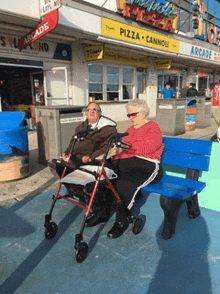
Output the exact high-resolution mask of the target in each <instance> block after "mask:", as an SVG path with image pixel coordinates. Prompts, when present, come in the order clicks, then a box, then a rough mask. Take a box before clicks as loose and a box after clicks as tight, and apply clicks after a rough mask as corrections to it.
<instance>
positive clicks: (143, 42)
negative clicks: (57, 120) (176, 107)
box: [0, 0, 220, 121]
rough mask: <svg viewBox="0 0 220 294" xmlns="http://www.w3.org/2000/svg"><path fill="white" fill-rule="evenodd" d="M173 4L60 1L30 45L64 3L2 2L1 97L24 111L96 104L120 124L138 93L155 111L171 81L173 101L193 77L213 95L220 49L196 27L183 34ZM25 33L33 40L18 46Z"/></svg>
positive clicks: (119, 0) (53, 0) (219, 68)
mask: <svg viewBox="0 0 220 294" xmlns="http://www.w3.org/2000/svg"><path fill="white" fill-rule="evenodd" d="M171 2H174V1H171ZM171 2H167V1H156V0H155V1H151V4H152V3H153V4H154V6H152V5H153V4H152V5H151V6H149V5H150V4H149V3H150V2H149V1H147V0H146V1H134V0H129V1H126V0H106V1H104V0H102V1H98V0H97V1H92V0H90V1H89V0H88V1H79V0H75V1H72V0H63V1H62V6H61V7H60V8H59V9H58V14H57V15H58V19H57V25H56V28H55V29H53V30H52V31H51V32H49V33H47V34H45V35H43V36H42V37H41V38H39V39H37V40H36V41H35V42H33V43H29V41H30V40H31V38H32V39H33V38H35V37H36V36H38V35H40V34H41V33H42V32H43V30H44V29H45V27H46V24H45V21H44V18H45V15H42V7H43V9H44V10H47V9H49V10H50V9H51V8H53V7H56V6H57V5H59V4H60V1H58V0H51V1H38V0H31V1H29V2H28V4H27V3H26V1H24V0H22V1H20V2H19V3H17V1H16V0H12V1H10V3H7V2H4V4H3V5H1V8H0V59H1V62H0V94H1V98H2V99H3V98H6V99H7V101H8V103H9V105H10V108H11V109H20V110H22V109H27V108H29V107H30V105H86V104H87V103H88V102H89V101H97V102H99V103H100V104H101V107H102V110H103V114H104V115H107V116H109V117H111V118H112V119H114V120H117V121H122V120H125V119H126V112H125V107H124V106H125V104H126V102H127V101H128V100H130V99H134V98H137V97H139V98H141V99H144V100H146V101H147V103H148V104H149V106H150V109H151V112H150V116H152V117H153V116H155V114H156V102H157V99H158V97H159V94H160V91H161V90H162V88H163V87H164V85H165V83H166V82H171V83H172V87H173V89H174V93H175V94H174V96H175V98H179V97H180V95H181V89H182V88H184V87H185V86H186V85H187V84H188V83H190V82H195V84H196V88H197V89H198V91H199V93H200V94H201V95H206V96H212V95H213V87H214V85H215V84H218V82H219V77H220V50H219V46H218V45H216V44H213V43H210V42H207V40H205V39H204V38H203V39H202V38H195V35H198V32H196V34H195V33H193V32H192V30H191V29H190V30H189V31H187V32H182V31H181V30H180V28H181V23H180V22H178V14H175V13H174V12H175V9H176V8H177V7H178V6H175V7H174V6H173V4H172V3H171ZM180 2H181V1H180ZM182 2H184V3H185V4H187V3H188V2H189V1H182ZM42 3H43V4H42ZM188 4H189V3H188ZM49 5H50V6H49ZM187 7H188V8H187V9H188V10H189V7H191V6H189V5H188V6H187ZM47 15H49V14H47ZM43 21H44V23H43ZM177 25H178V26H177ZM183 27H184V25H183ZM189 27H190V26H189ZM34 28H37V29H35V30H34V33H30V32H32V31H33V29H34ZM209 30H210V29H209ZM28 34H29V35H28ZM42 34H43V33H42ZM24 36H27V37H26V38H25V39H24V40H25V42H27V44H28V45H27V46H26V47H24V48H22V49H21V48H20V49H21V50H19V42H20V41H19V40H21V38H22V37H24ZM210 38H211V36H210Z"/></svg>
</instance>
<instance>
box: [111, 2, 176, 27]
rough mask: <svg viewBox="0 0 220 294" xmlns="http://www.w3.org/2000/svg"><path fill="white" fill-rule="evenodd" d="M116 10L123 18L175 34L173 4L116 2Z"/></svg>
mask: <svg viewBox="0 0 220 294" xmlns="http://www.w3.org/2000/svg"><path fill="white" fill-rule="evenodd" d="M117 9H118V12H119V13H122V14H123V16H124V17H127V18H135V20H136V21H137V22H141V23H144V24H147V25H150V26H153V27H156V28H158V29H161V30H164V31H168V32H171V33H173V32H175V30H176V22H177V16H176V15H173V4H171V3H170V2H167V3H166V4H162V3H160V1H159V0H117Z"/></svg>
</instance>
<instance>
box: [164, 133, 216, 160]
mask: <svg viewBox="0 0 220 294" xmlns="http://www.w3.org/2000/svg"><path fill="white" fill-rule="evenodd" d="M163 143H164V145H165V150H166V151H177V152H182V153H193V154H198V155H208V156H209V155H211V148H212V142H211V141H208V140H200V139H187V138H171V137H164V138H163Z"/></svg>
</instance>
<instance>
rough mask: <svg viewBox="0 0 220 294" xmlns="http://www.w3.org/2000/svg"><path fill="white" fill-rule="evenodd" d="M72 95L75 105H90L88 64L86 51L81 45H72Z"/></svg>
mask: <svg viewBox="0 0 220 294" xmlns="http://www.w3.org/2000/svg"><path fill="white" fill-rule="evenodd" d="M72 54H73V61H72V68H71V71H72V81H71V84H72V93H73V104H74V105H86V104H87V103H88V64H87V62H86V60H85V56H84V50H83V48H82V46H81V45H80V44H79V43H73V45H72Z"/></svg>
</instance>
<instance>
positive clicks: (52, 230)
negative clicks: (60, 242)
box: [44, 222, 57, 239]
mask: <svg viewBox="0 0 220 294" xmlns="http://www.w3.org/2000/svg"><path fill="white" fill-rule="evenodd" d="M56 233H57V224H56V223H54V222H52V223H50V225H49V226H48V227H47V228H46V229H45V231H44V236H45V238H47V239H53V237H54V236H55V235H56Z"/></svg>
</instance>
